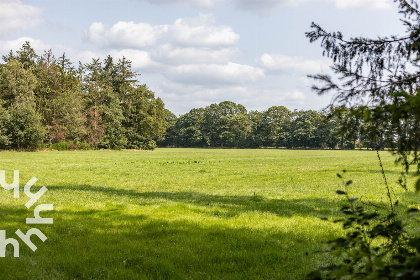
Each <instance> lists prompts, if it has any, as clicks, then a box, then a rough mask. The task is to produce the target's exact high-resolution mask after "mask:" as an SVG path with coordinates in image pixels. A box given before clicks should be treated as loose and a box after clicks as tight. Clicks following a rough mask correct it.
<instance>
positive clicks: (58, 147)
mask: <svg viewBox="0 0 420 280" xmlns="http://www.w3.org/2000/svg"><path fill="white" fill-rule="evenodd" d="M50 148H51V149H53V150H57V151H67V150H70V146H69V144H68V143H66V142H58V143H55V144H52V145H51V146H50Z"/></svg>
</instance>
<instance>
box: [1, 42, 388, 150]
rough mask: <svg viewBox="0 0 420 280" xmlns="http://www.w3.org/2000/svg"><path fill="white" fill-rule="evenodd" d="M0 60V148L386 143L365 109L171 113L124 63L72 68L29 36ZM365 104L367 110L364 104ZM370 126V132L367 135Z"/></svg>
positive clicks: (224, 107)
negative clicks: (34, 45) (40, 49)
mask: <svg viewBox="0 0 420 280" xmlns="http://www.w3.org/2000/svg"><path fill="white" fill-rule="evenodd" d="M3 60H4V63H3V64H0V148H1V149H18V150H19V149H37V148H46V147H49V148H53V149H59V150H60V149H90V148H105V149H154V148H155V147H156V146H157V145H159V146H175V147H240V148H258V147H276V148H277V147H285V148H341V149H354V148H361V147H366V148H377V147H381V148H383V147H385V145H386V144H385V143H386V142H387V141H385V140H386V138H387V137H386V136H385V135H386V133H385V132H386V131H385V130H383V132H382V133H379V134H378V131H381V130H378V128H377V127H375V128H372V127H371V125H368V124H367V123H364V121H363V119H364V118H363V116H364V115H365V113H366V112H363V108H362V110H359V111H358V112H359V113H358V114H354V110H350V109H347V108H345V107H338V108H333V109H329V110H325V111H322V112H317V111H314V110H308V111H304V110H301V111H297V110H295V111H290V110H289V109H287V108H285V107H283V106H273V107H270V108H268V109H267V110H265V111H263V112H258V111H250V112H248V111H247V110H246V108H245V107H244V106H242V105H240V104H236V103H234V102H231V101H224V102H221V103H219V104H211V105H210V106H207V107H205V108H194V109H192V110H191V111H190V112H188V113H186V114H184V115H181V116H179V117H176V116H175V115H174V114H173V113H171V112H170V111H169V110H167V109H165V106H164V103H163V101H162V100H161V99H160V98H156V97H155V95H154V93H153V92H152V91H150V90H149V89H148V88H147V86H146V85H145V84H140V83H139V82H138V80H137V79H136V77H137V74H136V73H135V72H133V70H132V69H131V61H129V60H127V59H125V58H123V59H120V60H118V61H114V59H113V58H112V57H111V56H107V57H106V58H105V59H104V60H103V61H101V60H100V59H99V58H95V59H92V61H91V62H90V63H87V64H82V63H80V62H79V64H78V66H77V67H75V66H74V64H73V63H72V62H71V61H70V60H69V59H68V58H67V57H66V55H65V54H63V55H62V56H60V57H55V56H54V54H53V53H52V51H51V50H49V51H44V53H43V54H42V55H38V54H36V53H35V51H34V50H33V48H32V47H31V46H30V44H29V42H26V43H25V44H24V45H23V46H22V47H21V48H20V50H18V51H16V52H13V51H10V53H9V54H8V55H6V56H3ZM365 109H367V108H365ZM369 131H371V132H372V133H370V132H369Z"/></svg>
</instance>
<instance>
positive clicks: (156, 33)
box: [86, 14, 239, 49]
mask: <svg viewBox="0 0 420 280" xmlns="http://www.w3.org/2000/svg"><path fill="white" fill-rule="evenodd" d="M214 22H215V20H214V17H213V16H212V15H202V14H200V16H199V17H196V18H187V19H177V20H176V21H175V23H173V24H172V25H155V26H152V25H150V24H148V23H142V22H141V23H134V22H132V21H131V22H122V21H120V22H118V23H116V24H114V25H113V26H112V27H111V28H107V27H106V26H105V25H104V24H103V23H101V22H94V23H92V24H91V25H90V27H89V30H88V31H87V34H86V37H87V39H88V40H89V41H90V42H92V43H94V44H98V45H102V46H104V47H105V46H111V47H121V48H134V49H138V48H145V47H151V46H155V45H156V44H158V43H159V42H161V41H163V42H166V43H174V44H176V45H181V46H206V47H223V46H230V45H234V44H235V43H236V42H237V41H238V40H239V34H237V33H235V32H234V31H233V29H232V28H231V27H227V26H215V25H214Z"/></svg>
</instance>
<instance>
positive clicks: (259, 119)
mask: <svg viewBox="0 0 420 280" xmlns="http://www.w3.org/2000/svg"><path fill="white" fill-rule="evenodd" d="M366 112H369V109H368V108H365V107H360V108H358V110H357V113H355V112H354V110H353V111H351V110H350V109H348V108H346V107H337V108H333V109H328V110H325V111H322V112H317V111H314V110H308V111H305V110H301V111H298V110H295V111H290V110H288V109H287V108H286V107H284V106H272V107H270V108H268V109H267V110H265V111H263V112H258V111H250V112H247V110H246V109H245V107H244V106H242V105H240V104H235V103H234V102H230V101H224V102H221V103H219V104H211V105H210V106H207V107H205V108H198V109H192V110H191V111H190V112H188V113H186V114H184V115H182V116H180V117H179V118H178V119H175V118H174V117H173V118H170V119H168V128H167V131H166V134H165V137H164V139H161V140H160V141H159V142H158V143H159V144H160V145H168V146H181V147H241V148H258V147H276V148H279V147H284V148H329V149H334V148H340V149H355V148H362V147H365V148H372V149H377V148H379V149H383V148H385V147H386V146H387V145H388V143H389V140H391V139H390V136H389V133H387V130H386V129H385V127H383V128H380V127H378V126H375V127H373V126H372V124H369V123H367V122H365V121H364V116H365V115H366Z"/></svg>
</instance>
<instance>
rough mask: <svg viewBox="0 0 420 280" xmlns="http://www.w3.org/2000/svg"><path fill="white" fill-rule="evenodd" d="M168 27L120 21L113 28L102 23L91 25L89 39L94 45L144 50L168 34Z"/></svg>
mask: <svg viewBox="0 0 420 280" xmlns="http://www.w3.org/2000/svg"><path fill="white" fill-rule="evenodd" d="M167 29H168V28H167V26H165V25H157V26H152V25H150V24H148V23H134V22H132V21H130V22H123V21H120V22H118V23H116V24H114V25H113V26H112V27H111V28H109V29H107V27H106V26H105V25H104V24H103V23H101V22H94V23H92V24H91V25H90V27H89V31H88V33H87V37H88V39H89V41H91V42H92V43H95V44H98V45H102V46H113V47H125V48H143V47H148V46H153V45H155V44H156V41H157V40H158V39H159V38H160V37H161V36H162V35H163V34H164V33H166V32H167Z"/></svg>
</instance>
